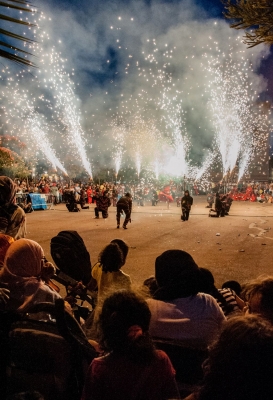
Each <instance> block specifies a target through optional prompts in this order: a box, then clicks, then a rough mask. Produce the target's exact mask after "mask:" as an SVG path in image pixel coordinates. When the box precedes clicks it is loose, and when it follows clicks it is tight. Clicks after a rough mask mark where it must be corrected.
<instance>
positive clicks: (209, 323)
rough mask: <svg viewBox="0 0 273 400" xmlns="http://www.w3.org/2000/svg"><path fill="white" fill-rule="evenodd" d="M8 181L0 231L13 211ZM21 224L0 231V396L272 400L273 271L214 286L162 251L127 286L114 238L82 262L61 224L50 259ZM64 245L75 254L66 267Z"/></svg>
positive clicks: (175, 252)
mask: <svg viewBox="0 0 273 400" xmlns="http://www.w3.org/2000/svg"><path fill="white" fill-rule="evenodd" d="M3 182H4V183H5V182H6V181H5V180H3ZM7 187H8V188H9V190H8V189H6V187H4V189H3V190H2V189H1V188H0V193H1V196H0V198H1V207H2V209H3V215H4V217H1V218H2V226H3V227H6V226H8V225H9V221H10V219H9V217H8V216H9V215H11V219H12V217H13V213H14V210H15V209H13V208H12V212H11V213H9V210H10V204H11V195H10V192H11V191H12V185H11V184H10V182H8V184H7ZM1 190H2V191H1ZM12 193H13V192H12ZM7 210H8V211H7ZM5 213H6V214H5ZM20 215H21V214H20ZM0 222H1V221H0ZM0 227H1V224H0ZM21 228H22V225H21V224H17V225H16V226H15V225H13V227H12V229H10V230H6V231H5V232H4V233H0V317H1V324H0V341H1V349H2V353H1V362H0V397H1V399H10V400H11V399H37V400H38V399H39V400H42V399H45V400H51V399H60V400H63V399H66V400H80V399H82V400H89V399H91V400H106V399H107V400H108V399H112V400H123V399H124V400H128V399H131V400H138V399H139V400H160V399H162V400H165V399H166V400H167V399H180V398H184V399H187V400H207V399H210V400H211V399H213V400H226V399H228V400H230V399H233V400H249V399H251V400H252V399H253V400H254V399H255V400H257V399H261V400H262V399H263V400H267V399H268V400H269V399H272V397H273V389H272V378H273V276H267V277H264V276H263V277H257V278H256V279H254V280H252V281H249V282H243V283H242V284H240V283H239V282H237V281H227V282H223V285H222V287H221V288H217V286H215V281H214V277H213V274H212V272H211V271H210V270H209V269H206V268H202V267H199V266H198V265H197V264H196V262H195V260H194V259H193V257H192V256H191V255H190V254H189V253H187V252H185V251H183V250H181V249H171V250H166V251H164V252H162V254H160V255H158V257H157V258H156V260H155V272H154V275H153V276H151V277H147V279H146V280H145V281H144V283H143V285H142V286H141V287H139V288H137V289H136V285H134V282H132V279H131V278H130V276H129V275H127V274H125V273H124V272H123V270H122V268H123V266H124V265H125V263H126V259H127V257H130V254H128V250H129V246H128V244H127V243H125V242H124V241H123V240H121V239H113V240H112V241H111V243H108V244H106V245H105V247H104V248H103V249H102V251H101V253H100V255H99V258H98V262H96V263H94V264H91V260H90V255H89V253H88V251H87V249H85V245H84V242H83V240H82V239H81V238H80V236H79V235H78V234H77V232H76V233H75V232H74V233H73V231H62V232H61V234H62V235H60V237H63V238H64V237H65V238H66V239H67V240H68V242H65V244H64V241H59V242H58V241H56V239H55V238H54V240H53V239H52V246H51V251H52V252H53V251H54V257H53V259H54V261H55V262H56V265H53V264H52V263H50V262H48V261H47V260H46V258H45V254H44V251H43V249H42V247H41V246H40V244H38V243H37V242H35V241H33V240H29V239H26V238H25V237H18V236H20V234H19V232H21ZM69 240H70V241H71V242H69ZM76 241H77V243H78V245H76V244H77V243H76ZM79 242H80V243H81V245H79ZM53 244H55V245H56V244H58V246H57V247H56V246H53ZM62 246H67V247H66V248H67V249H70V252H72V253H70V254H73V253H75V254H73V255H75V258H73V257H72V255H71V256H70V257H69V259H70V260H71V259H72V258H73V260H74V261H71V264H70V266H69V268H68V266H67V265H64V264H63V263H62V262H61V261H60V260H63V258H64V257H65V254H66V252H67V251H68V250H66V248H65V247H62ZM77 252H78V253H77ZM76 253H77V254H76ZM83 254H84V256H83ZM84 257H85V260H84ZM68 263H69V260H67V262H66V263H65V264H68ZM83 263H86V265H87V267H83V265H82V264H83ZM66 267H67V268H66ZM64 270H65V272H64ZM79 273H80V274H82V275H81V276H82V277H81V278H79V275H77V274H79ZM60 279H61V280H60ZM60 282H64V283H65V287H66V290H67V295H66V296H65V297H63V296H61V295H60V287H59V286H58V285H59V284H60ZM133 288H134V289H133ZM91 298H92V301H90V299H91ZM86 303H88V307H87V306H86ZM91 304H92V307H90V305H91ZM79 311H80V312H79Z"/></svg>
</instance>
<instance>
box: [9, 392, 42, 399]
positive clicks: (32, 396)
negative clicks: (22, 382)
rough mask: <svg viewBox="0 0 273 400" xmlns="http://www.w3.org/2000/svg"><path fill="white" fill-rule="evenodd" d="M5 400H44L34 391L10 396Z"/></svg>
mask: <svg viewBox="0 0 273 400" xmlns="http://www.w3.org/2000/svg"><path fill="white" fill-rule="evenodd" d="M7 400H44V396H42V395H41V393H39V392H36V391H34V390H28V391H27V392H21V393H16V394H12V395H10V396H9V397H8V398H7Z"/></svg>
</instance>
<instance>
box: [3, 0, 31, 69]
mask: <svg viewBox="0 0 273 400" xmlns="http://www.w3.org/2000/svg"><path fill="white" fill-rule="evenodd" d="M30 6H31V3H30V2H29V1H27V0H8V1H0V7H4V8H6V9H14V10H18V11H22V12H24V13H25V12H28V13H29V12H33V9H32V8H31V7H30ZM0 20H2V21H8V22H10V23H12V24H19V25H24V26H28V27H34V26H36V25H35V24H32V23H30V22H27V21H23V20H21V19H17V18H12V17H10V16H8V15H6V14H3V13H1V14H0ZM0 35H2V36H4V37H9V38H12V39H16V40H19V41H22V42H25V43H33V42H34V40H33V39H29V38H26V37H25V36H22V35H19V34H17V33H15V32H13V31H7V30H5V29H1V28H0ZM0 47H5V48H6V49H8V50H4V49H1V48H0V57H3V58H6V59H8V60H11V61H13V62H16V63H19V64H23V65H28V66H35V65H34V64H33V63H32V62H31V61H29V60H28V59H27V58H24V57H21V56H19V55H18V54H17V52H21V53H23V54H25V55H32V54H31V53H29V52H27V51H25V50H24V49H22V48H19V47H17V46H14V44H12V43H10V42H9V41H8V40H4V41H0Z"/></svg>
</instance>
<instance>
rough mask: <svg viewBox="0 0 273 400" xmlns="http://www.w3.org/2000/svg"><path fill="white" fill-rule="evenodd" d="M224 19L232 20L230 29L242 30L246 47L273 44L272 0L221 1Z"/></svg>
mask: <svg viewBox="0 0 273 400" xmlns="http://www.w3.org/2000/svg"><path fill="white" fill-rule="evenodd" d="M222 3H223V4H224V6H225V9H226V11H225V12H224V16H225V18H226V19H229V20H232V23H231V24H230V27H231V28H234V29H244V30H245V36H244V43H246V44H247V45H248V47H254V46H257V45H258V44H260V43H265V44H268V45H271V44H273V1H272V0H222Z"/></svg>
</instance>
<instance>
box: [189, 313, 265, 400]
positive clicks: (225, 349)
mask: <svg viewBox="0 0 273 400" xmlns="http://www.w3.org/2000/svg"><path fill="white" fill-rule="evenodd" d="M204 373H205V376H204V380H203V384H202V386H201V388H199V390H198V391H196V392H195V393H194V394H192V395H190V396H188V397H187V398H186V399H185V400H231V399H232V400H258V399H261V400H270V399H272V398H273V389H272V381H273V328H272V325H271V324H269V323H268V322H267V321H266V320H264V319H262V318H260V317H258V316H254V315H249V316H247V317H246V316H245V317H235V318H232V319H230V320H229V321H228V322H226V323H225V324H224V325H223V330H222V332H221V334H220V337H219V339H218V340H217V341H216V342H215V344H214V345H213V346H212V348H211V349H210V351H209V357H208V360H207V361H206V362H205V365H204Z"/></svg>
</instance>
